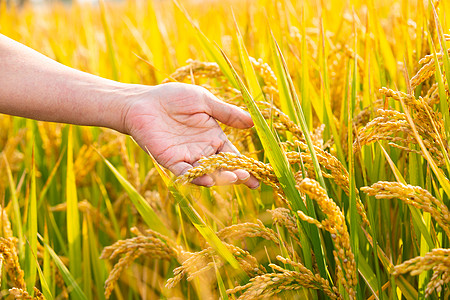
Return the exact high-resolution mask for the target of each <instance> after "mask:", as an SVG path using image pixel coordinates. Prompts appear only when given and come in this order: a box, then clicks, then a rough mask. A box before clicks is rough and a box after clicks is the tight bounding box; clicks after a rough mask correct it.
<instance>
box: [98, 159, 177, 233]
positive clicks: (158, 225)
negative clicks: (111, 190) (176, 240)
mask: <svg viewBox="0 0 450 300" xmlns="http://www.w3.org/2000/svg"><path fill="white" fill-rule="evenodd" d="M103 160H104V161H105V163H106V165H107V166H108V168H109V169H110V170H111V171H112V173H113V174H114V176H115V177H116V178H117V180H118V181H119V183H120V185H121V186H122V187H123V188H124V189H125V191H126V192H127V194H128V197H129V198H130V200H131V202H133V204H134V206H135V207H136V209H137V210H138V212H139V214H140V215H141V217H142V218H143V219H144V222H145V223H146V224H147V226H148V227H149V228H150V229H153V230H155V231H157V232H159V233H161V234H163V235H165V236H167V237H173V236H174V234H173V232H172V231H171V230H169V229H168V228H167V225H165V224H164V223H163V222H162V221H161V219H160V218H159V216H158V215H157V214H156V213H155V211H154V210H153V209H152V208H151V206H150V205H149V204H148V202H147V201H145V199H144V197H142V196H141V195H140V194H139V193H138V192H137V191H136V189H135V188H134V187H133V186H132V185H131V183H130V182H129V181H127V180H126V179H125V178H124V177H123V176H122V175H121V174H120V173H119V171H118V170H117V169H116V168H115V167H114V166H113V165H112V164H111V163H110V162H109V161H108V160H106V159H105V158H103Z"/></svg>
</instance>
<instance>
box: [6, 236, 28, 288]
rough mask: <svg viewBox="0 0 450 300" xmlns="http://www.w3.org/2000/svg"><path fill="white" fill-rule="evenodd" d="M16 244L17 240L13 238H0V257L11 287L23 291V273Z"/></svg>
mask: <svg viewBox="0 0 450 300" xmlns="http://www.w3.org/2000/svg"><path fill="white" fill-rule="evenodd" d="M16 242H17V239H16V238H15V237H12V238H0V255H1V258H2V260H3V266H4V267H5V268H6V271H7V272H8V276H9V280H10V281H11V283H12V285H13V286H14V287H16V288H18V289H21V290H25V289H26V286H25V280H24V273H23V270H22V268H21V267H20V264H19V257H18V255H17V250H16Z"/></svg>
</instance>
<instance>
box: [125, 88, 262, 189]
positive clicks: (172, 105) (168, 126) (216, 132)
mask: <svg viewBox="0 0 450 300" xmlns="http://www.w3.org/2000/svg"><path fill="white" fill-rule="evenodd" d="M139 87H140V88H141V89H142V90H141V91H140V92H139V93H137V94H135V95H134V96H132V98H131V99H129V101H128V102H127V105H126V107H125V110H124V114H123V126H124V129H125V132H126V133H128V134H130V135H131V136H133V138H134V139H135V140H136V142H137V143H138V144H139V145H140V146H141V148H143V149H148V150H149V151H150V153H151V154H152V155H153V156H154V157H155V159H156V160H157V161H158V162H159V163H160V164H161V165H163V166H164V167H166V168H168V169H169V170H170V171H171V172H173V173H174V174H175V175H177V176H178V175H181V174H183V173H185V172H186V171H187V170H189V169H191V168H193V167H194V166H196V165H198V162H197V161H198V160H199V159H200V158H202V157H203V156H210V155H213V154H216V153H219V152H233V153H239V151H238V150H237V149H236V148H235V147H234V145H233V144H232V143H231V142H230V141H229V140H228V139H227V137H226V136H225V134H224V132H223V131H222V129H221V128H220V126H219V124H218V123H217V121H216V119H217V120H219V121H220V122H222V123H224V124H226V125H229V126H233V127H235V128H243V129H244V128H250V127H252V126H253V122H252V119H251V117H250V115H249V114H248V113H246V112H245V111H243V110H241V109H239V108H238V107H236V106H233V105H230V104H227V103H224V102H222V101H220V100H219V99H217V98H216V97H215V96H214V95H213V94H211V93H210V92H209V91H208V90H206V89H204V88H202V87H199V86H196V85H190V84H183V83H167V84H163V85H158V86H154V87H148V86H139ZM193 183H195V184H197V185H202V186H208V187H210V186H213V185H214V184H216V185H225V184H239V183H245V184H246V185H247V186H248V187H250V188H253V189H255V188H257V187H258V186H259V182H258V180H257V179H256V178H255V177H253V176H251V175H250V174H249V173H248V172H247V171H245V170H233V171H226V170H220V171H217V172H215V173H214V174H208V175H204V176H202V177H199V178H196V179H195V180H194V181H193Z"/></svg>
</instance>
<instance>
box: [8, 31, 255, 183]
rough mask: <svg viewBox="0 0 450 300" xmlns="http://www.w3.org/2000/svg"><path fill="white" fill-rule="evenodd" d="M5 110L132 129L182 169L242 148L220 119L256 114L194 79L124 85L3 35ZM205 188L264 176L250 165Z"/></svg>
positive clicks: (239, 122) (241, 121) (220, 175)
mask: <svg viewBox="0 0 450 300" xmlns="http://www.w3.org/2000/svg"><path fill="white" fill-rule="evenodd" d="M0 113H4V114H9V115H13V116H20V117H25V118H31V119H35V120H41V121H50V122H60V123H69V124H75V125H86V126H100V127H107V128H111V129H114V130H117V131H119V132H121V133H124V134H129V135H131V136H132V137H133V138H134V140H135V141H136V142H137V143H138V144H139V145H140V146H141V148H143V149H145V150H146V151H147V150H148V151H149V152H150V153H151V154H152V155H153V157H154V158H155V159H156V160H157V161H158V162H159V163H160V164H161V165H162V166H164V167H166V168H168V169H169V170H170V171H171V172H172V173H174V174H175V175H181V174H183V173H185V172H186V171H187V170H189V169H190V168H192V167H194V166H196V165H197V164H198V163H197V161H198V160H199V159H200V158H201V157H203V156H210V155H212V154H215V153H219V152H233V153H239V152H238V151H237V149H236V148H235V147H234V146H233V144H232V143H231V142H230V141H229V140H228V139H227V137H226V136H225V134H224V133H223V131H222V129H221V128H220V126H219V124H218V122H217V121H216V120H218V121H220V122H222V123H224V124H226V125H229V126H232V127H235V128H242V129H244V128H250V127H252V126H253V122H252V120H251V118H250V116H249V114H248V113H247V112H245V111H243V110H241V109H240V108H238V107H235V106H233V105H230V104H227V103H224V102H222V101H220V100H219V99H217V98H216V97H215V96H214V95H212V94H211V93H210V92H208V91H207V90H206V89H204V88H202V87H199V86H195V85H189V84H182V83H168V84H163V85H157V86H146V85H136V84H124V83H120V82H116V81H112V80H108V79H104V78H101V77H98V76H95V75H92V74H88V73H84V72H81V71H78V70H75V69H72V68H69V67H67V66H64V65H62V64H59V63H57V62H55V61H54V60H51V59H50V58H48V57H46V56H44V55H42V54H40V53H38V52H36V51H34V50H32V49H30V48H28V47H26V46H24V45H22V44H20V43H18V42H15V41H13V40H11V39H9V38H8V37H6V36H4V35H1V34H0ZM193 183H195V184H198V185H202V186H213V185H226V184H241V183H244V184H245V185H247V186H248V187H250V188H257V187H258V186H259V182H258V180H257V179H256V178H254V177H253V176H251V175H250V174H249V173H248V172H247V171H245V170H234V171H225V170H223V171H217V172H215V173H214V174H208V175H205V176H203V177H200V178H197V179H195V180H194V182H193Z"/></svg>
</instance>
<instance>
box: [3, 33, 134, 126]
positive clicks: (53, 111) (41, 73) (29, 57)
mask: <svg viewBox="0 0 450 300" xmlns="http://www.w3.org/2000/svg"><path fill="white" fill-rule="evenodd" d="M132 87H133V86H132V85H125V84H121V83H118V82H115V81H112V80H107V79H104V78H100V77H98V76H94V75H91V74H87V73H84V72H81V71H78V70H75V69H72V68H69V67H66V66H64V65H62V64H59V63H57V62H55V61H53V60H51V59H50V58H48V57H46V56H44V55H42V54H40V53H38V52H36V51H34V50H32V49H30V48H28V47H26V46H24V45H22V44H20V43H17V42H15V41H13V40H11V39H9V38H7V37H5V36H3V35H1V34H0V113H5V114H10V115H14V116H20V117H26V118H32V119H36V120H42V121H52V122H62V123H70V124H76V125H94V126H103V127H109V128H113V129H116V130H119V131H123V125H122V124H121V122H122V119H123V118H122V114H123V113H124V112H123V107H124V106H125V101H126V99H127V94H128V93H130V89H132Z"/></svg>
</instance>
